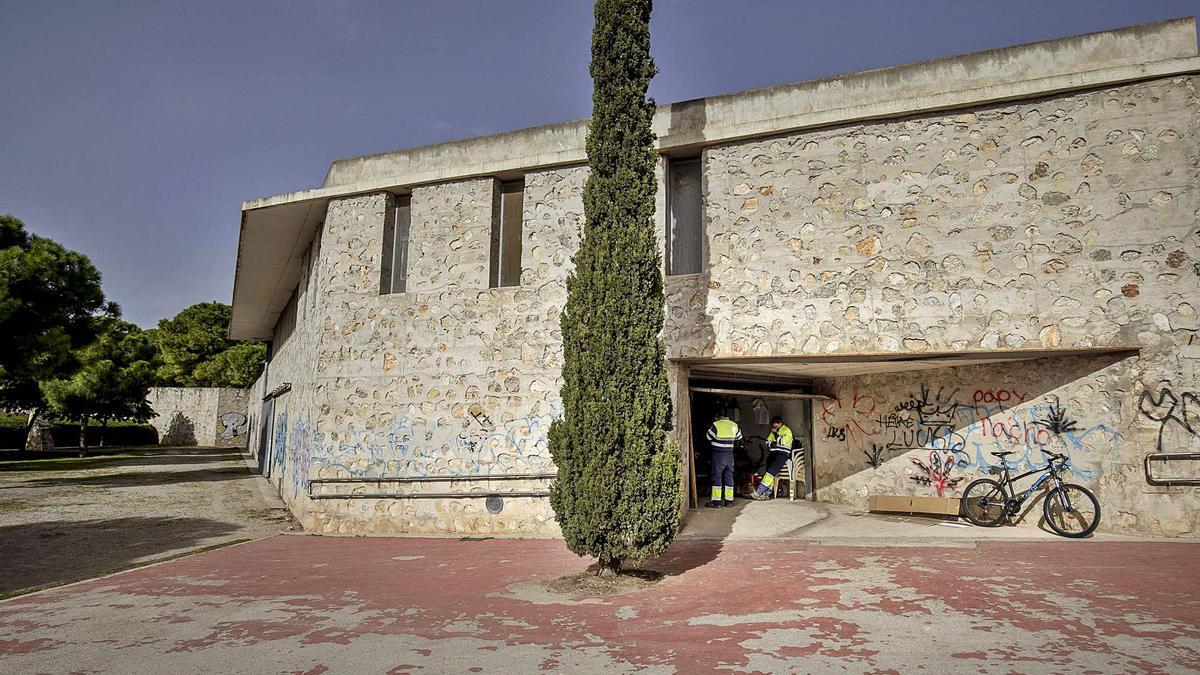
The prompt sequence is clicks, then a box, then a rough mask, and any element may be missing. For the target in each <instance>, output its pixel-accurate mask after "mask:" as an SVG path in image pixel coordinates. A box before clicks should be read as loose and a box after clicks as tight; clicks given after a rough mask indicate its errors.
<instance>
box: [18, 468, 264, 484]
mask: <svg viewBox="0 0 1200 675" xmlns="http://www.w3.org/2000/svg"><path fill="white" fill-rule="evenodd" d="M251 475H253V474H251V473H250V469H248V468H246V467H245V466H237V467H214V468H211V469H193V470H191V471H133V472H129V473H109V474H100V475H88V476H61V477H57V476H56V477H51V478H31V479H27V480H23V481H22V482H20V483H14V484H11V485H6V486H5V488H6V489H12V488H44V487H70V486H74V485H79V486H87V487H137V486H143V485H171V484H173V483H207V482H212V481H221V480H239V479H242V478H246V477H248V476H251Z"/></svg>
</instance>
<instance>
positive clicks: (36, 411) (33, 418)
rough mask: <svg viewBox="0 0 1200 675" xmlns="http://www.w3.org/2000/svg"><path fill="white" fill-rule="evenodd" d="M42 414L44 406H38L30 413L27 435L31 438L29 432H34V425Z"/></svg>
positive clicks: (26, 427)
mask: <svg viewBox="0 0 1200 675" xmlns="http://www.w3.org/2000/svg"><path fill="white" fill-rule="evenodd" d="M41 414H42V406H40V405H39V406H38V407H36V408H34V409H33V410H30V411H29V419H28V420H26V422H25V435H26V436H29V432H30V431H33V423H34V422H37V418H38V415H41Z"/></svg>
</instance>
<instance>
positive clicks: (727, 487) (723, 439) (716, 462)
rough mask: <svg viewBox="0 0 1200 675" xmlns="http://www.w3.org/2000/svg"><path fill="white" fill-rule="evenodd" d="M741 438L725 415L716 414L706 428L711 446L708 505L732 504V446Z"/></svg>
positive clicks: (736, 428)
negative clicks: (710, 497) (710, 496)
mask: <svg viewBox="0 0 1200 675" xmlns="http://www.w3.org/2000/svg"><path fill="white" fill-rule="evenodd" d="M740 440H742V430H741V429H739V428H738V425H737V423H736V422H734V421H733V420H731V419H729V417H728V416H727V415H718V416H717V419H716V420H715V421H714V422H713V424H712V426H711V427H709V428H708V443H709V445H711V446H712V479H711V483H712V501H710V502H709V503H708V506H709V507H715V506H720V505H721V504H722V503H724V504H725V506H733V446H734V444H735V443H737V442H738V441H740Z"/></svg>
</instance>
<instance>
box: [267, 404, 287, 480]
mask: <svg viewBox="0 0 1200 675" xmlns="http://www.w3.org/2000/svg"><path fill="white" fill-rule="evenodd" d="M287 422H288V413H287V409H286V408H285V409H284V411H283V412H282V413H280V414H279V415H278V416H277V417H276V418H275V439H274V443H273V444H272V446H271V477H272V478H273V477H275V476H283V475H285V474H284V472H285V471H286V468H287V460H288V457H287V436H288V426H287Z"/></svg>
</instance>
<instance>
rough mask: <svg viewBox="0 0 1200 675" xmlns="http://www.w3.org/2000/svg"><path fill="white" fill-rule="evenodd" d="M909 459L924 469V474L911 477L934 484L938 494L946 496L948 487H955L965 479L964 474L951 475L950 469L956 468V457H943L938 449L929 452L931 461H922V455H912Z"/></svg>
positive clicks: (923, 483)
mask: <svg viewBox="0 0 1200 675" xmlns="http://www.w3.org/2000/svg"><path fill="white" fill-rule="evenodd" d="M909 460H911V461H912V463H913V464H916V465H917V466H918V467H919V468H920V469H921V471H922V474H920V475H916V476H912V477H911V478H912V479H913V480H914V481H916V482H917V483H920V484H921V485H929V486H932V487H933V489H934V490H936V491H937V496H939V497H944V496H946V495H945V492H946V488H950V489H954V488H956V487H958V484H959V483H961V482H962V481H963V476H955V477H954V478H951V477H950V470H951V469H952V468H954V458H953V457H946V458H945V459H943V458H942V456H941V455H939V454H938V453H937V451H934V452H931V453H929V463H928V464H926V463H925V462H922V461H921V458H920V457H910V458H909Z"/></svg>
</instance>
